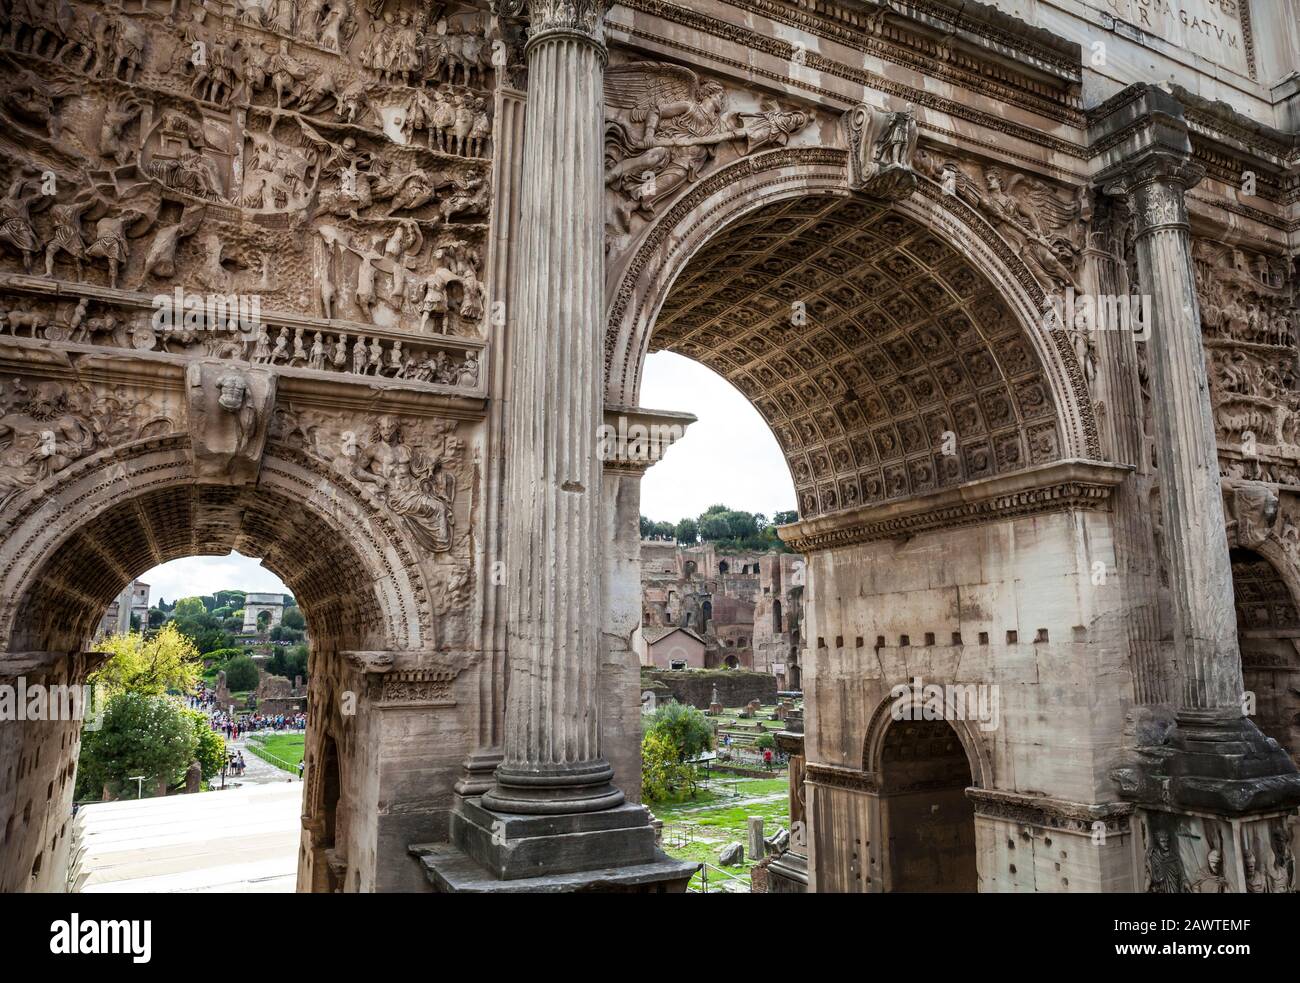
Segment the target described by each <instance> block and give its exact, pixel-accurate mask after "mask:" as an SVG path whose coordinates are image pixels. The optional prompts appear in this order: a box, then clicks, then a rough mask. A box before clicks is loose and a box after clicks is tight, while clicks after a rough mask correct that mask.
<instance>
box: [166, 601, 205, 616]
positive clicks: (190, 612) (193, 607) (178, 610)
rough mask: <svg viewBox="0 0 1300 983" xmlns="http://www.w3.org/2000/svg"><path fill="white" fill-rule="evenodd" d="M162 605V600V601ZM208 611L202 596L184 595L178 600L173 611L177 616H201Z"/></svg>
mask: <svg viewBox="0 0 1300 983" xmlns="http://www.w3.org/2000/svg"><path fill="white" fill-rule="evenodd" d="M160 606H161V602H160ZM207 613H208V608H207V605H206V604H204V603H203V598H201V597H182V598H181V599H180V600H179V601H177V602H176V607H175V608H174V609H173V611H172V616H173V617H175V618H201V617H203V616H204V615H206V614H207Z"/></svg>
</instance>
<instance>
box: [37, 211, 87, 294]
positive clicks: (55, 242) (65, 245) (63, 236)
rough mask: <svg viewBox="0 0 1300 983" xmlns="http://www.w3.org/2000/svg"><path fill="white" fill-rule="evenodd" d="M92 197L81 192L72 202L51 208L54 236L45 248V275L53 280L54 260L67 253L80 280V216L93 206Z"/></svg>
mask: <svg viewBox="0 0 1300 983" xmlns="http://www.w3.org/2000/svg"><path fill="white" fill-rule="evenodd" d="M94 200H95V199H94V195H93V194H90V193H86V192H83V193H82V194H80V195H78V196H77V197H76V198H74V199H73V200H72V201H69V202H64V203H62V204H58V205H55V206H53V207H52V208H51V209H50V220H51V222H52V223H53V225H54V234H53V235H52V236H51V237H50V241H49V243H48V244H47V245H46V247H45V275H46V277H48V278H49V279H53V278H54V260H55V258H56V257H57V256H58V254H59V253H61V252H62V253H67V255H68V256H69V257H70V258H71V259H72V262H73V263H74V264H75V266H76V269H77V279H78V280H80V279H81V276H82V272H83V266H84V264H85V259H86V243H85V240H83V239H82V236H81V216H82V215H84V214H85V213H86V210H87V209H89V208H90V206H91V205H92V204H94Z"/></svg>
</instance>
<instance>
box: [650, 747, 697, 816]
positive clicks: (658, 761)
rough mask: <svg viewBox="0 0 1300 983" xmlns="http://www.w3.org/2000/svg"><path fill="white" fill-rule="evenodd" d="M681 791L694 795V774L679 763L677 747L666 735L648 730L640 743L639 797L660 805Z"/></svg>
mask: <svg viewBox="0 0 1300 983" xmlns="http://www.w3.org/2000/svg"><path fill="white" fill-rule="evenodd" d="M682 788H687V789H689V790H690V791H691V793H692V794H693V793H694V791H695V781H694V772H693V771H692V769H691V766H690V765H686V764H682V762H681V761H680V760H679V759H678V757H677V748H676V746H675V745H674V744H673V742H672V739H671V738H670V737H668V735H666V734H662V733H657V732H655V731H654V730H651V731H650V733H648V734H646V736H645V737H644V738H643V739H642V741H641V798H642V799H643V800H644V801H646V802H663V801H665V800H667V799H670V798H672V797H673V796H674V794H675V793H676V792H677V791H678V790H679V789H682Z"/></svg>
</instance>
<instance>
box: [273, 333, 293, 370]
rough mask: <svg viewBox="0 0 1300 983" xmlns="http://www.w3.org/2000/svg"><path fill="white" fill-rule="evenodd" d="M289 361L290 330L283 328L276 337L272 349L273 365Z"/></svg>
mask: <svg viewBox="0 0 1300 983" xmlns="http://www.w3.org/2000/svg"><path fill="white" fill-rule="evenodd" d="M288 360H289V329H288V328H281V329H280V330H279V331H278V332H277V333H276V336H275V346H274V347H273V348H272V349H271V364H272V365H278V364H279V363H280V362H287V361H288Z"/></svg>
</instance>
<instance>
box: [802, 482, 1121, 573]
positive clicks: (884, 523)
mask: <svg viewBox="0 0 1300 983" xmlns="http://www.w3.org/2000/svg"><path fill="white" fill-rule="evenodd" d="M1127 473H1128V469H1127V468H1122V467H1118V466H1115V465H1109V464H1097V463H1094V462H1087V461H1060V462H1057V463H1054V464H1049V465H1044V466H1042V467H1038V468H1031V469H1029V470H1026V471H1022V472H1019V473H1017V474H1013V475H1008V476H1005V477H997V478H989V479H985V480H983V481H976V482H970V483H968V484H965V485H960V486H958V487H956V488H951V489H947V490H944V491H940V492H935V493H933V494H931V495H921V496H916V497H914V498H912V499H909V500H908V501H906V502H900V503H893V504H889V503H887V504H885V505H879V506H875V507H865V508H860V509H852V510H846V511H844V512H841V513H839V514H836V515H828V516H823V517H820V518H817V519H808V520H804V521H802V522H799V523H796V524H794V525H791V526H784V527H782V529H781V530H780V535H781V538H782V539H783V540H784V541H785V542H786V543H788V544H789V545H790V547H791V548H792V549H794V550H796V551H798V552H800V553H809V552H814V551H817V550H826V549H833V548H836V547H843V546H850V545H855V544H858V543H869V542H874V541H876V540H881V539H892V538H894V537H896V536H914V535H916V534H917V533H921V532H928V531H933V530H937V529H950V528H957V527H960V526H969V525H976V524H980V523H987V522H1000V521H1007V520H1010V519H1018V518H1022V517H1024V516H1029V515H1041V514H1045V513H1049V512H1061V511H1066V510H1089V511H1091V510H1098V509H1105V508H1106V507H1107V503H1108V501H1109V498H1110V494H1111V490H1112V489H1113V488H1114V487H1115V486H1116V485H1117V484H1119V483H1120V482H1121V481H1122V480H1124V477H1125V476H1126V475H1127Z"/></svg>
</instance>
